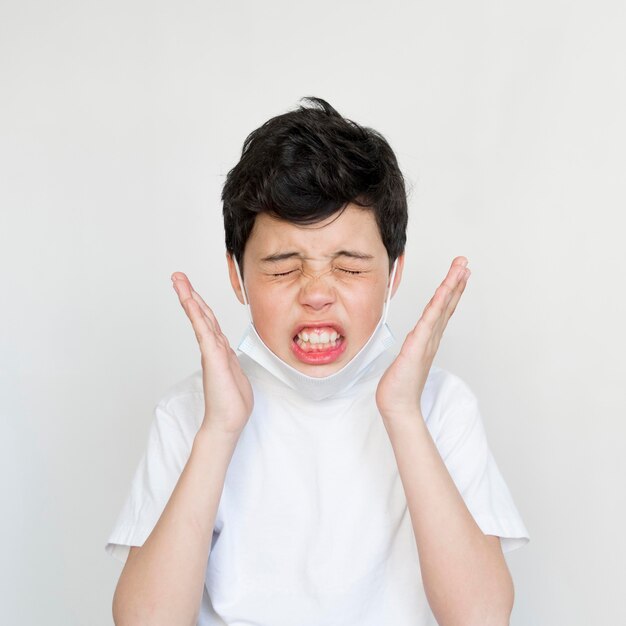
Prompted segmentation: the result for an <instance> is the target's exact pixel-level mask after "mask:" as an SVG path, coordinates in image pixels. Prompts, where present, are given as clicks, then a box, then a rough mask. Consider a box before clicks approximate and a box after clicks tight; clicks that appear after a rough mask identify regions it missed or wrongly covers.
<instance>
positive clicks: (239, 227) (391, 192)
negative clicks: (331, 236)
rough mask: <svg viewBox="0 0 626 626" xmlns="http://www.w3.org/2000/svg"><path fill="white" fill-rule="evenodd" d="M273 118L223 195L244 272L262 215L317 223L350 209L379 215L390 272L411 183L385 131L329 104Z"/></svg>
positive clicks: (315, 102)
mask: <svg viewBox="0 0 626 626" xmlns="http://www.w3.org/2000/svg"><path fill="white" fill-rule="evenodd" d="M302 100H304V101H306V102H307V103H308V104H310V105H311V106H302V105H301V106H299V107H298V108H297V109H296V110H293V111H289V112H288V113H284V114H282V115H278V116H276V117H273V118H271V119H269V120H268V121H267V122H265V123H264V124H263V125H262V126H260V127H259V128H257V129H256V130H254V131H252V132H251V133H250V134H249V135H248V137H247V138H246V140H245V141H244V144H243V148H242V151H241V159H240V160H239V162H238V163H237V165H235V167H233V168H232V169H231V170H230V171H229V172H228V174H227V176H226V182H225V183H224V187H223V189H222V202H223V215H224V230H225V235H226V250H227V252H228V253H229V254H231V255H232V256H234V257H235V259H236V260H237V262H238V264H239V267H240V268H241V271H242V272H243V253H244V249H245V246H246V242H247V241H248V237H249V236H250V233H251V231H252V228H253V226H254V220H255V219H256V216H257V214H259V213H264V212H265V213H268V214H270V215H272V216H273V217H277V218H280V219H283V220H286V221H288V222H292V223H294V224H302V225H307V224H315V223H317V222H320V221H322V220H324V219H326V218H328V217H330V216H331V215H333V214H335V213H336V212H337V211H339V210H340V209H343V208H345V207H346V206H347V204H348V203H354V204H356V205H358V206H361V207H363V208H364V209H369V210H373V211H374V214H375V216H376V223H377V224H378V228H379V230H380V234H381V239H382V241H383V244H384V246H385V248H386V249H387V254H388V256H389V267H390V268H391V265H392V264H393V262H394V261H395V259H396V258H397V257H398V256H400V254H402V253H403V252H404V246H405V243H406V227H407V222H408V208H407V196H406V191H405V186H404V178H403V176H402V173H401V172H400V169H399V167H398V162H397V159H396V157H395V154H394V153H393V150H392V149H391V147H390V146H389V144H388V143H387V141H386V139H385V138H384V137H383V136H382V135H381V134H380V133H379V132H377V131H375V130H373V129H371V128H367V127H364V126H360V125H359V124H357V123H355V122H353V121H352V120H349V119H346V118H345V117H343V116H341V115H340V114H339V113H338V112H337V111H336V110H335V109H334V108H333V107H332V106H331V105H330V104H328V102H326V101H325V100H322V99H321V98H314V97H307V98H302V99H301V101H302Z"/></svg>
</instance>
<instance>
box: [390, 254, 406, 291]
mask: <svg viewBox="0 0 626 626" xmlns="http://www.w3.org/2000/svg"><path fill="white" fill-rule="evenodd" d="M403 269H404V252H403V253H402V254H401V255H400V256H399V257H398V267H397V268H396V275H395V278H394V279H393V285H392V286H391V297H392V298H393V297H394V295H395V293H396V291H397V290H398V287H399V286H400V280H401V279H402V270H403Z"/></svg>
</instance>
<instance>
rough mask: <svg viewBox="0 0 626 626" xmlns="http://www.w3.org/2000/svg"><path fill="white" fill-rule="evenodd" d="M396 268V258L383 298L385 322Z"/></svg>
mask: <svg viewBox="0 0 626 626" xmlns="http://www.w3.org/2000/svg"><path fill="white" fill-rule="evenodd" d="M397 269H398V258H397V257H396V260H395V261H394V262H393V270H392V271H391V280H390V281H389V287H388V289H387V298H386V299H385V310H384V312H383V321H382V323H383V324H385V322H386V321H387V313H389V302H391V292H392V290H393V281H394V279H395V277H396V270H397Z"/></svg>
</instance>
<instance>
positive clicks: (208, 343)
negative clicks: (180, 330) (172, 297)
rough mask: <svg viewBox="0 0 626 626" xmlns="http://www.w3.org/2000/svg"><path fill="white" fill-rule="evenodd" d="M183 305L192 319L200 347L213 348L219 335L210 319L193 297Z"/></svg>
mask: <svg viewBox="0 0 626 626" xmlns="http://www.w3.org/2000/svg"><path fill="white" fill-rule="evenodd" d="M182 305H183V308H184V309H185V313H187V317H189V319H190V320H191V325H192V326H193V331H194V333H195V335H196V339H197V340H198V343H199V344H200V348H203V347H207V348H213V347H214V346H215V345H216V343H217V337H216V335H215V331H214V330H213V328H211V327H210V326H209V324H208V323H207V322H208V320H207V318H206V316H205V315H204V313H203V312H202V309H201V308H200V305H199V304H198V303H197V302H196V301H195V300H194V299H193V298H187V299H186V300H185V301H184V302H183V303H182Z"/></svg>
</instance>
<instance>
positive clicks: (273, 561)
mask: <svg viewBox="0 0 626 626" xmlns="http://www.w3.org/2000/svg"><path fill="white" fill-rule="evenodd" d="M307 101H308V104H309V106H301V107H299V108H298V109H297V110H295V111H291V112H289V113H286V114H284V115H279V116H277V117H275V118H272V119H271V120H269V121H268V122H266V123H265V124H264V125H263V126H261V127H260V128H259V129H257V130H256V131H254V132H253V133H251V135H250V136H249V137H248V138H247V139H246V141H245V143H244V148H243V151H242V157H241V160H240V161H239V163H238V164H237V165H236V166H235V167H234V168H233V169H232V170H231V171H230V172H229V174H228V176H227V180H226V183H225V185H224V189H223V193H222V200H223V205H224V208H223V212H224V226H225V231H226V250H227V253H226V255H227V263H228V269H229V276H230V280H231V284H232V286H233V289H234V291H235V294H236V295H237V298H238V299H239V300H240V302H242V303H243V304H244V305H246V307H247V309H248V313H249V316H250V324H249V326H248V328H247V330H246V332H245V334H244V337H243V339H242V340H241V342H240V344H239V351H240V352H239V354H236V353H235V352H234V351H233V350H232V348H231V347H230V345H229V342H228V340H227V339H226V337H225V336H224V335H223V334H222V332H221V330H220V326H219V323H218V321H217V320H216V318H215V315H214V314H213V312H212V311H211V309H210V308H209V307H208V306H207V305H206V304H205V303H204V301H203V300H202V298H201V297H200V296H199V295H198V294H197V293H196V292H195V291H194V290H193V287H192V286H191V284H190V282H189V280H188V279H187V277H186V276H185V275H184V274H183V273H180V272H176V273H174V274H173V276H172V280H173V285H174V288H175V290H176V292H177V294H178V296H179V298H180V302H181V304H182V306H183V308H184V310H185V312H186V314H187V316H188V317H189V319H190V321H191V324H192V326H193V329H194V332H195V334H196V338H197V340H198V343H199V346H200V351H201V355H202V359H201V362H202V371H201V372H198V373H196V374H194V375H193V376H191V377H190V378H188V379H187V380H185V381H182V382H181V383H180V384H178V385H177V386H175V387H174V388H173V389H171V390H170V391H169V392H168V394H166V396H165V397H164V398H163V399H162V400H161V401H160V402H159V404H158V405H157V407H156V416H155V421H154V424H153V427H152V429H151V433H150V439H149V442H148V448H147V450H146V454H145V456H144V458H143V459H142V461H141V464H140V466H139V468H138V470H137V472H136V475H135V478H134V480H133V484H132V489H131V493H130V495H129V497H128V499H127V501H126V503H125V506H124V508H123V510H122V512H121V514H120V516H119V519H118V522H117V524H116V526H115V528H114V530H113V532H112V534H111V536H110V538H109V542H108V544H107V550H108V551H109V552H110V553H111V554H114V555H116V556H118V558H120V559H121V560H124V559H125V558H126V564H125V566H124V569H123V571H122V574H121V576H120V579H119V582H118V585H117V588H116V592H115V596H114V600H113V614H114V618H115V623H116V624H118V626H121V625H127V624H132V625H138V624H149V625H150V626H155V625H158V624H164V625H167V626H174V625H177V624H181V625H186V626H189V625H193V624H199V625H202V626H209V625H211V626H213V625H218V624H219V625H224V624H228V625H233V626H234V625H237V626H243V625H244V624H245V625H252V624H254V625H255V626H323V625H327V626H340V625H341V626H357V625H358V626H374V625H376V626H381V625H387V624H388V625H393V626H425V625H430V624H435V623H438V624H440V625H443V626H447V625H457V624H462V625H466V626H473V625H480V626H487V625H498V626H500V625H505V624H508V621H509V616H510V613H511V609H512V606H513V594H514V592H513V584H512V581H511V577H510V574H509V571H508V568H507V565H506V562H505V560H504V557H503V551H509V550H511V549H514V548H516V547H519V546H521V545H524V544H525V543H526V542H527V541H528V540H529V537H528V533H527V532H526V529H525V527H524V524H523V522H522V520H521V517H520V515H519V513H518V511H517V510H516V508H515V505H514V503H513V500H512V498H511V495H510V493H509V491H508V488H507V486H506V484H505V482H504V480H503V478H502V476H501V475H500V473H499V471H498V468H497V466H496V464H495V461H494V459H493V457H492V455H491V452H490V450H489V447H488V445H487V440H486V436H485V433H484V429H483V426H482V421H481V417H480V414H479V412H478V408H477V403H476V399H475V397H474V396H473V394H472V392H471V391H470V390H469V389H468V388H467V386H466V385H465V384H464V383H463V382H462V381H461V380H460V379H459V378H457V377H456V376H453V375H452V374H450V373H448V372H446V371H445V370H442V369H440V368H437V367H434V366H432V362H433V359H434V356H435V354H436V351H437V348H438V346H439V342H440V340H441V337H442V334H443V331H444V329H445V327H446V324H447V322H448V320H449V318H450V316H451V315H452V313H453V311H454V309H455V307H456V305H457V303H458V301H459V299H460V297H461V295H462V293H463V290H464V288H465V285H466V281H467V279H468V276H469V270H468V269H467V260H466V259H465V258H464V257H457V258H456V259H454V261H453V263H452V266H451V268H450V271H449V272H448V274H447V276H446V278H445V280H444V281H443V283H442V284H441V285H440V287H439V288H438V289H437V291H436V292H435V294H434V296H433V298H432V299H431V301H430V302H429V303H428V305H427V307H426V308H425V310H424V312H423V314H422V316H421V318H420V319H419V321H418V322H417V324H416V326H415V328H414V329H413V330H412V331H411V332H410V333H409V334H408V336H407V338H406V340H405V341H404V343H403V345H402V347H401V349H400V350H399V351H393V350H391V346H392V345H393V343H394V340H393V336H392V334H391V332H390V330H389V328H388V326H387V325H386V322H385V320H386V315H387V311H388V306H389V300H390V298H391V296H392V295H393V294H394V293H395V291H396V289H397V288H398V285H399V283H400V280H401V277H402V268H403V265H404V246H405V239H406V225H407V203H406V194H405V189H404V182H403V177H402V174H401V173H400V171H399V168H398V165H397V161H396V158H395V155H394V154H393V151H392V150H391V148H390V147H389V145H388V144H387V142H386V141H385V139H384V138H383V137H382V136H381V135H380V134H379V133H377V132H375V131H373V130H372V129H368V128H363V127H360V126H359V125H357V124H355V123H354V122H351V121H350V120H347V119H345V118H343V117H342V116H341V115H339V113H338V112H337V111H336V110H335V109H333V108H332V107H331V106H330V105H329V104H328V103H327V102H325V101H323V100H320V99H317V98H309V99H307ZM129 546H130V548H129ZM435 620H436V621H435Z"/></svg>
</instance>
